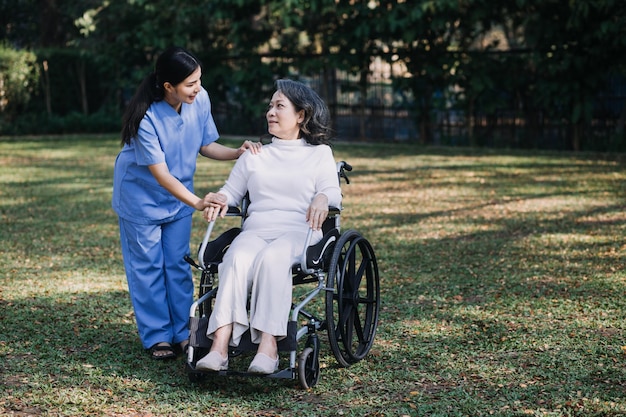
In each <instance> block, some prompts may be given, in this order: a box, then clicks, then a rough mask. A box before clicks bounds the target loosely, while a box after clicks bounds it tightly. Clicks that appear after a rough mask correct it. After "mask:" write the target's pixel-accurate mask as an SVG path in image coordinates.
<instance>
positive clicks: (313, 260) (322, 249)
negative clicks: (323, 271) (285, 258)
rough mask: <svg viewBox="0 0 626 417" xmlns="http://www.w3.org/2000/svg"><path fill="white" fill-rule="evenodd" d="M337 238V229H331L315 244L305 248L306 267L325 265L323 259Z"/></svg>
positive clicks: (326, 256) (325, 259)
mask: <svg viewBox="0 0 626 417" xmlns="http://www.w3.org/2000/svg"><path fill="white" fill-rule="evenodd" d="M337 239H339V230H337V229H331V230H330V231H328V232H327V233H326V234H325V235H324V236H323V237H322V240H320V241H319V242H317V243H316V244H315V245H312V246H309V247H308V248H307V250H306V266H307V268H308V269H320V268H324V267H325V263H326V262H325V261H327V260H328V258H329V254H330V253H331V252H332V249H333V248H334V247H335V242H337Z"/></svg>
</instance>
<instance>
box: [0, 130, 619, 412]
mask: <svg viewBox="0 0 626 417" xmlns="http://www.w3.org/2000/svg"><path fill="white" fill-rule="evenodd" d="M227 143H230V144H235V143H239V141H236V142H227ZM118 149H119V145H118V140H117V139H116V138H115V137H114V136H102V137H82V136H72V137H47V138H4V139H2V140H0V256H1V258H2V261H1V262H0V414H2V415H18V416H27V415H33V416H87V415H93V416H208V415H215V416H218V415H219V416H379V417H380V416H483V415H485V416H486V415H495V416H528V415H529V416H618V415H626V354H625V353H626V347H625V345H626V272H625V261H626V259H625V258H626V256H625V254H626V240H625V236H626V203H625V202H626V162H625V160H624V158H623V155H617V156H615V155H614V156H607V155H590V154H571V153H529V152H508V151H502V152H496V151H489V150H468V149H445V148H441V149H439V148H420V147H416V146H409V145H402V144H393V145H347V144H339V145H337V146H336V147H335V154H336V157H337V159H345V160H347V161H348V162H350V163H351V164H352V165H353V166H354V171H353V173H352V175H351V176H350V179H351V184H350V185H347V186H344V188H343V192H344V198H345V210H344V213H343V215H342V224H343V227H344V229H347V228H351V229H356V230H358V231H360V232H361V233H362V234H363V235H365V236H366V237H367V238H368V240H369V241H370V242H371V243H372V244H373V246H374V249H375V251H376V254H377V256H378V259H379V266H380V271H381V284H382V294H381V299H382V307H381V308H382V310H381V317H380V324H379V328H378V334H377V339H376V343H375V345H374V347H373V349H372V351H371V352H370V355H368V357H367V358H366V359H365V360H364V361H361V362H359V363H357V364H355V365H354V366H352V367H350V368H345V369H344V368H339V367H338V366H337V364H336V361H335V359H334V357H333V356H332V354H331V353H330V350H329V345H328V342H327V340H325V336H323V337H322V349H323V351H322V357H321V361H322V370H321V378H320V381H319V383H318V385H317V386H315V387H314V388H313V389H312V390H309V391H304V390H301V389H298V388H297V384H296V382H295V381H268V380H265V379H228V378H216V379H209V380H208V381H206V382H204V383H202V384H192V383H190V382H189V381H188V378H187V375H186V373H185V371H184V361H183V360H182V359H179V360H178V361H175V362H169V363H158V362H154V361H151V360H149V358H148V357H147V355H146V354H145V353H144V352H143V350H142V349H141V346H140V344H139V341H138V337H137V335H136V329H135V325H134V318H133V315H132V309H131V306H130V302H129V298H128V294H127V287H126V281H125V277H124V271H123V265H122V261H121V255H120V250H119V244H118V229H117V222H116V217H115V215H114V213H113V212H112V210H111V208H110V194H111V183H112V170H113V163H114V159H115V155H116V154H117V151H118ZM230 166H231V163H228V162H215V161H208V160H205V159H203V160H201V161H200V162H199V165H198V172H197V179H196V188H197V191H198V193H200V192H204V191H209V190H215V189H216V188H217V187H218V186H219V185H220V184H221V183H222V182H223V180H224V179H225V178H226V176H227V174H228V172H229V170H230ZM294 174H297V173H294ZM203 232H204V224H203V222H202V221H201V218H200V216H199V215H198V216H197V217H196V218H195V223H194V235H193V237H192V247H196V245H197V244H198V243H200V240H201V239H202V235H203Z"/></svg>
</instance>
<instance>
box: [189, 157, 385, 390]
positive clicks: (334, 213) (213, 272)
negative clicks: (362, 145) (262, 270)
mask: <svg viewBox="0 0 626 417" xmlns="http://www.w3.org/2000/svg"><path fill="white" fill-rule="evenodd" d="M351 170H352V167H351V166H350V165H349V164H348V163H346V162H345V161H341V162H338V163H337V175H338V179H339V182H340V184H341V182H342V179H343V180H345V182H346V184H349V183H350V181H349V179H348V177H347V175H346V171H351ZM248 204H249V201H248V199H247V198H244V200H243V202H242V204H241V206H240V207H236V208H235V207H230V208H229V210H228V214H227V217H240V218H241V220H240V222H241V225H242V224H243V222H244V221H245V218H246V211H247V205H248ZM340 214H341V208H336V207H330V208H329V214H328V217H327V218H326V220H325V221H324V224H323V227H322V231H323V238H322V240H321V241H320V242H318V243H316V244H315V245H310V240H311V237H312V231H311V230H309V234H308V236H307V240H306V243H305V245H304V248H303V251H302V256H301V260H300V262H299V263H297V264H295V265H293V266H292V282H293V285H294V291H295V286H300V285H303V286H305V288H304V290H303V291H304V293H303V294H301V296H300V298H299V300H298V301H297V302H295V301H292V305H291V313H290V318H289V319H288V325H287V328H288V331H287V337H286V338H284V339H282V340H281V341H279V342H278V350H279V353H280V352H283V353H284V352H289V364H288V366H286V367H283V368H281V367H279V370H278V371H276V372H274V373H273V374H268V375H265V374H251V373H248V372H243V371H238V370H235V369H233V370H231V369H229V370H226V371H200V370H196V369H195V364H196V362H197V361H198V360H199V359H200V358H202V357H203V356H204V355H206V354H208V352H209V349H210V347H211V340H210V339H209V338H208V337H207V336H206V331H207V325H208V321H209V317H210V315H211V311H212V306H213V304H214V300H215V297H216V295H217V291H218V289H219V285H218V283H219V282H218V281H219V277H218V265H219V264H220V262H221V260H222V258H223V256H224V254H225V253H226V251H227V250H228V247H229V245H230V243H231V242H232V241H233V240H234V239H235V237H236V236H237V235H238V234H239V232H240V231H241V227H233V228H231V229H229V230H227V231H226V232H224V233H222V234H221V235H220V236H218V237H217V238H216V239H214V240H210V239H211V233H212V230H213V227H214V224H215V222H210V223H209V224H208V226H207V230H206V233H205V235H204V239H203V240H202V243H201V244H200V247H199V249H198V262H197V263H196V262H195V261H194V260H193V259H192V258H191V257H190V256H186V257H185V260H186V261H187V262H188V263H189V264H190V265H192V266H193V267H194V268H196V269H198V270H200V271H201V278H200V283H199V288H198V291H199V298H198V299H197V300H195V301H194V303H193V304H192V306H191V308H190V312H189V333H190V334H189V345H188V350H187V358H186V361H187V363H186V371H187V375H188V377H189V380H190V381H191V382H199V381H201V380H203V379H204V378H206V377H207V376H209V375H218V376H242V377H245V376H255V377H266V378H278V379H292V380H298V381H299V383H300V386H301V387H302V388H304V389H308V388H311V387H313V386H314V385H315V384H317V382H318V380H319V374H320V360H319V356H320V338H319V336H318V334H317V333H318V332H322V331H324V330H325V331H326V334H327V339H328V342H329V344H330V349H331V351H332V353H333V355H334V357H335V358H336V360H337V362H338V364H339V366H341V367H349V366H351V365H353V364H355V363H356V362H358V361H360V360H361V359H363V358H364V357H365V356H366V355H367V354H368V353H369V351H370V349H371V347H372V345H373V343H374V337H375V335H376V328H377V326H378V315H379V310H380V283H379V274H378V264H377V261H376V256H375V254H374V250H373V249H372V246H371V245H370V243H369V242H368V240H367V239H366V238H364V237H363V236H362V235H361V234H360V233H359V232H357V231H355V230H346V231H344V232H341V230H340ZM305 284H306V285H305ZM311 287H312V288H311ZM318 296H321V297H324V299H323V300H320V301H319V303H320V304H321V305H322V306H323V307H321V308H317V310H316V312H311V311H307V310H306V309H305V308H306V307H307V306H308V305H309V304H310V303H311V301H312V300H313V299H315V298H317V297H318ZM292 298H293V297H292ZM320 316H322V317H320ZM286 319H287V318H286ZM305 336H306V340H305V339H304V338H305ZM299 345H300V346H301V347H302V349H301V351H300V353H299V354H298V349H299ZM302 345H303V346H302ZM256 349H257V345H255V344H253V343H252V341H251V339H250V330H249V329H248V331H247V332H246V333H245V334H244V336H243V338H242V341H241V343H240V344H239V346H238V347H236V348H231V351H230V352H229V358H230V359H234V358H236V357H237V356H239V355H241V354H243V353H244V352H252V351H256ZM235 361H236V360H235ZM229 362H230V363H231V364H232V362H233V360H230V361H229ZM282 362H285V361H284V359H281V363H282Z"/></svg>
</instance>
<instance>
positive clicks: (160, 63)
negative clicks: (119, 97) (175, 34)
mask: <svg viewBox="0 0 626 417" xmlns="http://www.w3.org/2000/svg"><path fill="white" fill-rule="evenodd" d="M199 67H200V61H198V59H197V58H196V57H195V56H193V55H192V54H191V53H190V52H189V51H186V50H185V49H183V48H181V47H178V46H173V47H171V48H169V49H167V50H165V51H164V52H163V53H162V54H161V55H159V57H158V58H157V61H156V65H155V67H154V72H153V73H151V74H150V75H148V76H147V77H146V78H144V80H143V81H142V82H141V84H140V85H139V87H137V91H136V92H135V95H133V98H131V99H130V101H129V103H128V106H127V107H126V110H125V111H124V115H123V116H122V145H123V144H126V145H129V144H130V141H131V140H132V138H134V137H135V136H137V132H138V131H139V123H141V120H142V119H143V117H144V116H145V115H146V111H147V110H148V108H149V107H150V105H151V104H152V103H153V102H155V101H161V100H163V98H164V97H165V89H164V88H163V84H165V83H166V82H167V83H170V84H172V85H173V86H176V85H178V84H180V83H181V82H183V81H184V80H185V78H187V77H189V76H190V75H191V74H192V73H193V72H194V71H195V70H196V69H198V68H199Z"/></svg>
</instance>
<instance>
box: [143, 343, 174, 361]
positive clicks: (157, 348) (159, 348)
mask: <svg viewBox="0 0 626 417" xmlns="http://www.w3.org/2000/svg"><path fill="white" fill-rule="evenodd" d="M148 352H149V353H150V357H152V359H154V360H157V361H162V360H166V359H173V358H175V357H176V353H175V352H174V348H173V347H172V345H170V344H169V343H167V342H159V343H156V344H154V345H152V347H151V348H150V349H148ZM157 352H169V353H162V354H160V353H157Z"/></svg>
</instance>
